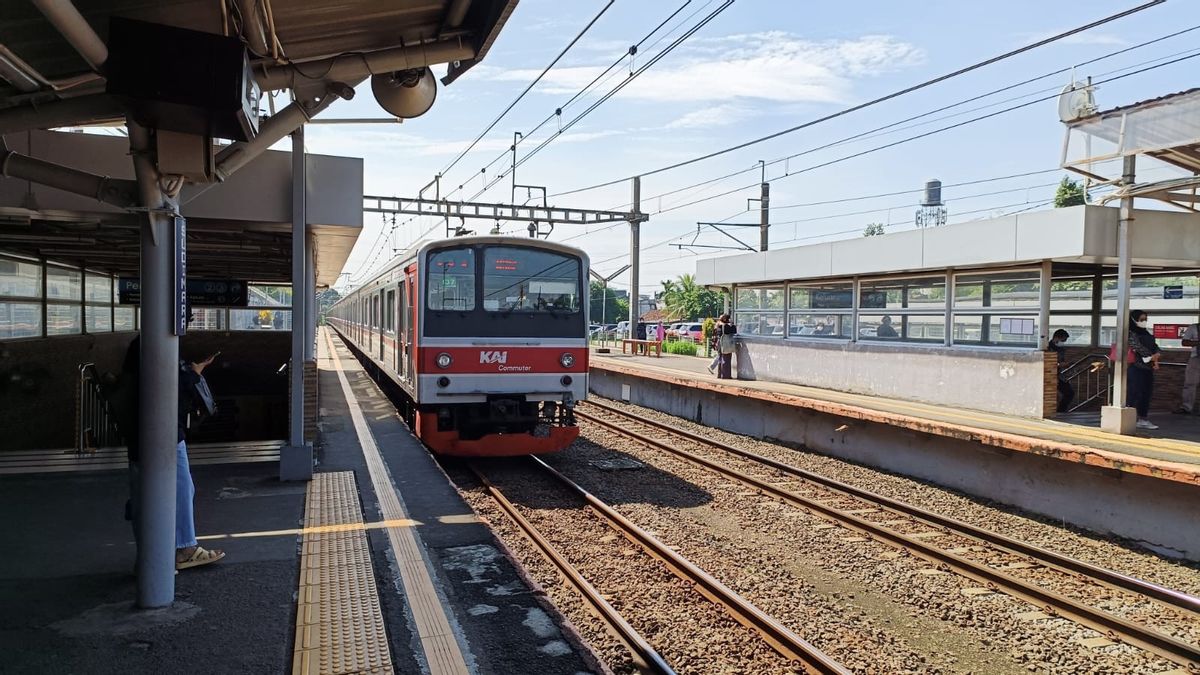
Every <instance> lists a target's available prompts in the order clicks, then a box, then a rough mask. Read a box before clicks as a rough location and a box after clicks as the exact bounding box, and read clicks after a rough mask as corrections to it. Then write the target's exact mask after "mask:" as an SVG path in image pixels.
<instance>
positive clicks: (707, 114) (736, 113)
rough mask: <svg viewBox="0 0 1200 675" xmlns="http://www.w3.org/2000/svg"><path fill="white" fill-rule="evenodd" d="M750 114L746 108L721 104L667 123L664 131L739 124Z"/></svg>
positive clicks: (695, 111)
mask: <svg viewBox="0 0 1200 675" xmlns="http://www.w3.org/2000/svg"><path fill="white" fill-rule="evenodd" d="M749 114H750V110H749V109H748V108H746V106H741V105H737V104H734V103H723V104H720V105H715V106H712V107H710V108H700V109H699V110H693V111H691V112H689V113H687V114H685V115H683V116H681V117H678V118H676V119H674V120H671V121H670V122H668V123H667V124H666V125H665V126H664V127H663V128H664V129H707V128H710V127H719V126H724V125H726V124H733V123H735V122H739V121H741V120H743V119H745V118H746V117H748V116H749Z"/></svg>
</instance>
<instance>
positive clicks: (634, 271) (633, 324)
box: [629, 176, 642, 338]
mask: <svg viewBox="0 0 1200 675" xmlns="http://www.w3.org/2000/svg"><path fill="white" fill-rule="evenodd" d="M630 209H631V211H632V212H633V220H631V221H629V337H630V338H636V337H637V324H638V319H639V318H641V317H640V315H641V309H642V301H641V295H639V294H638V289H639V288H641V287H640V286H639V285H638V281H639V280H638V275H639V274H640V273H641V271H642V263H641V245H642V242H641V238H642V235H641V228H642V221H641V216H642V177H641V176H634V177H633V205H632V206H631V207H630Z"/></svg>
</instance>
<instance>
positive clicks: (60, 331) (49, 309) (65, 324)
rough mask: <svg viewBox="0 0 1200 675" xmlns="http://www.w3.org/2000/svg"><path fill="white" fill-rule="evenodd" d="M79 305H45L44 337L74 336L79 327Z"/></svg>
mask: <svg viewBox="0 0 1200 675" xmlns="http://www.w3.org/2000/svg"><path fill="white" fill-rule="evenodd" d="M79 314H80V307H79V305H56V304H53V303H51V304H48V305H46V335H76V334H78V333H79V332H80V331H81V329H82V326H81V325H80V317H79Z"/></svg>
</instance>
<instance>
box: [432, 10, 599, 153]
mask: <svg viewBox="0 0 1200 675" xmlns="http://www.w3.org/2000/svg"><path fill="white" fill-rule="evenodd" d="M614 2H616V0H608V3H606V4H605V5H604V7H601V8H600V11H599V12H597V13H596V16H594V17H592V20H591V21H589V22H588V23H587V25H586V26H584V27H583V30H581V31H579V34H578V35H576V36H575V39H573V40H571V42H570V43H568V44H567V46H566V47H563V49H562V51H560V52H559V53H558V56H555V57H554V60H553V61H551V62H550V65H548V66H546V67H545V68H544V69H543V70H542V72H541V73H539V74H538V76H537V77H535V78H534V79H533V82H530V83H529V85H528V86H526V87H525V90H524V91H522V92H521V93H520V94H519V95H518V96H517V97H516V98H515V99H513V102H512V103H509V104H508V107H507V108H505V109H504V111H503V112H501V113H500V114H499V115H498V116H496V119H494V120H492V123H491V124H489V125H487V128H486V129H484V130H483V131H481V132H480V133H479V135H478V136H476V137H475V140H473V141H471V144H470V145H468V146H467V148H466V149H465V150H463V151H462V152H461V153H459V155H458V157H455V158H454V161H453V162H450V164H448V165H447V166H446V168H444V169H442V171H441V173H442V174H445V173H446V172H447V171H449V170H450V169H453V168H454V165H456V164H458V162H459V161H460V160H461V159H462V158H463V157H465V156H466V155H467V153H468V152H470V151H471V149H472V148H474V147H475V145H476V144H477V143H479V141H480V140H482V139H483V137H484V136H486V135H487V133H488V132H489V131H491V130H492V129H493V128H495V126H496V125H497V124H499V123H500V120H502V119H504V116H505V115H507V114H508V113H509V112H510V111H511V110H512V109H513V108H514V107H516V105H517V104H518V103H520V102H521V99H523V98H525V95H526V94H528V93H529V92H530V90H532V89H533V88H534V87H535V86H536V85H537V83H538V82H541V81H542V78H543V77H545V76H546V73H548V72H550V69H551V68H553V67H554V66H555V65H557V64H558V62H559V61H560V60H561V59H562V57H563V56H566V54H567V52H569V51H570V50H571V48H572V47H574V46H575V43H577V42H579V40H580V38H582V37H583V36H584V34H585V33H587V32H588V31H589V30H591V28H592V26H594V25H595V24H596V22H597V21H599V20H600V17H602V16H604V13H605V12H607V11H608V9H609V8H610V7H612V6H613V3H614Z"/></svg>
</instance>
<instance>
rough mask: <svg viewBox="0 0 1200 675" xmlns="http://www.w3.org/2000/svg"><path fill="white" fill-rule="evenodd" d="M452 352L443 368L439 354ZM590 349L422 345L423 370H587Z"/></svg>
mask: <svg viewBox="0 0 1200 675" xmlns="http://www.w3.org/2000/svg"><path fill="white" fill-rule="evenodd" d="M440 354H449V355H450V366H449V367H447V368H440V367H438V365H437V357H438V355H440ZM563 354H570V355H571V356H572V357H574V359H575V362H574V363H572V364H571V366H570V367H568V368H564V367H563V365H562V362H561V360H560V359H562V356H563ZM587 369H588V350H587V349H586V348H583V347H504V346H501V347H495V348H493V347H423V348H422V349H421V372H423V373H426V374H435V373H586V372H587Z"/></svg>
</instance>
